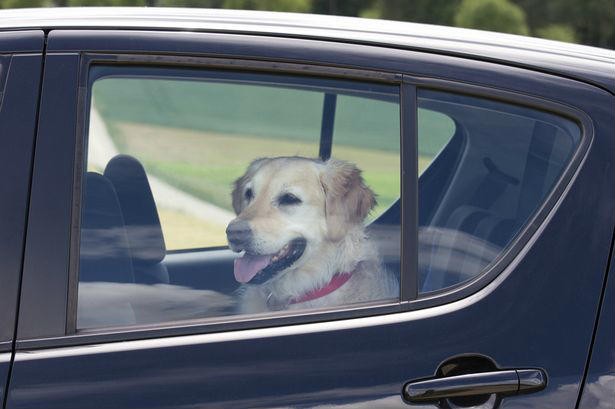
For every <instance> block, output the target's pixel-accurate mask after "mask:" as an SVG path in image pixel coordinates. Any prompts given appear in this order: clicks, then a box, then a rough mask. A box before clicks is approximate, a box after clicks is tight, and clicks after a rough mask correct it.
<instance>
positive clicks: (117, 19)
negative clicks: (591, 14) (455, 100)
mask: <svg viewBox="0 0 615 409" xmlns="http://www.w3.org/2000/svg"><path fill="white" fill-rule="evenodd" d="M39 28H41V29H136V30H145V29H159V30H178V31H207V32H227V33H229V32H232V33H244V34H260V35H276V36H287V37H299V38H312V39H321V40H330V41H343V42H352V43H361V44H370V45H377V46H387V47H396V48H404V49H411V50H419V51H429V52H432V53H433V52H435V53H440V54H447V55H456V56H463V57H471V58H475V59H480V60H486V61H494V62H499V63H505V64H507V65H514V66H520V67H527V68H531V69H537V70H540V71H544V72H550V73H555V74H558V75H564V76H568V77H571V78H575V79H579V80H583V81H585V82H589V83H592V84H594V85H597V86H600V87H601V88H605V89H608V90H609V91H610V92H612V93H615V51H614V50H607V49H602V48H596V47H589V46H583V45H578V44H568V43H562V42H558V41H551V40H544V39H538V38H532V37H524V36H517V35H511V34H502V33H493V32H486V31H480V30H470V29H463V28H457V27H443V26H434V25H427V24H416V23H406V22H397V21H386V20H375V19H362V18H355V17H339V16H323V15H314V14H299V13H278V12H264V11H246V10H224V9H193V8H137V7H121V8H119V7H118V8H115V7H84V8H46V9H15V10H1V11H0V30H19V29H39Z"/></svg>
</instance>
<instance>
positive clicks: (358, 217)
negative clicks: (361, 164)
mask: <svg viewBox="0 0 615 409" xmlns="http://www.w3.org/2000/svg"><path fill="white" fill-rule="evenodd" d="M324 165H325V166H324V170H323V173H322V174H321V178H320V180H321V183H322V186H323V189H324V192H325V214H326V218H327V233H328V237H329V239H330V240H334V241H337V240H340V239H341V238H343V237H344V235H345V234H346V232H347V231H348V229H349V228H350V227H352V226H353V225H356V224H359V223H362V222H363V220H364V219H365V217H366V216H367V215H368V213H369V211H370V210H371V209H372V208H373V207H374V206H375V205H376V196H375V194H374V192H372V190H371V189H370V188H369V187H367V185H366V184H365V181H364V180H363V177H362V176H361V170H360V169H359V168H357V167H356V166H355V165H354V164H352V163H349V162H345V161H341V160H336V159H329V160H328V161H327V162H325V164H324Z"/></svg>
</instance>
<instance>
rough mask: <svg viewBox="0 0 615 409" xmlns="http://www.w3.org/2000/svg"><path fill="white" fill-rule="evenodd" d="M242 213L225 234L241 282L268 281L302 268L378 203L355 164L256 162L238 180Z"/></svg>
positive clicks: (236, 190)
mask: <svg viewBox="0 0 615 409" xmlns="http://www.w3.org/2000/svg"><path fill="white" fill-rule="evenodd" d="M232 201H233V208H234V209H235V212H236V213H237V218H235V219H234V220H233V221H231V223H229V225H228V227H227V230H226V234H227V238H228V242H229V245H230V247H231V249H232V250H233V251H236V252H240V251H245V255H244V256H243V257H241V258H239V259H237V260H236V261H235V278H236V279H237V281H239V282H243V283H245V282H250V283H256V284H259V283H263V282H265V281H268V280H269V279H271V278H273V277H275V276H277V275H278V274H279V273H282V272H285V273H286V272H291V271H293V270H296V269H298V268H301V266H302V265H304V264H305V263H306V262H308V261H309V260H310V259H311V258H312V257H318V249H319V248H320V247H321V246H322V244H323V243H326V242H337V241H339V240H342V239H343V238H344V236H345V235H346V233H347V232H348V231H349V230H350V229H352V228H353V227H356V226H362V224H363V220H364V219H365V217H366V216H367V214H368V213H369V211H370V210H371V209H372V207H373V206H374V205H375V203H376V200H375V197H374V193H373V192H372V191H371V190H370V189H369V188H368V187H367V186H366V185H365V183H364V181H363V178H362V177H361V171H360V170H359V169H358V168H357V167H356V166H355V165H353V164H351V163H349V162H345V161H340V160H335V159H330V160H328V161H326V162H322V161H320V160H314V159H308V158H302V157H280V158H263V159H257V160H255V161H254V162H252V164H251V165H250V166H249V167H248V169H247V171H246V173H245V174H244V175H243V176H242V177H240V178H239V179H237V181H235V186H234V190H233V193H232Z"/></svg>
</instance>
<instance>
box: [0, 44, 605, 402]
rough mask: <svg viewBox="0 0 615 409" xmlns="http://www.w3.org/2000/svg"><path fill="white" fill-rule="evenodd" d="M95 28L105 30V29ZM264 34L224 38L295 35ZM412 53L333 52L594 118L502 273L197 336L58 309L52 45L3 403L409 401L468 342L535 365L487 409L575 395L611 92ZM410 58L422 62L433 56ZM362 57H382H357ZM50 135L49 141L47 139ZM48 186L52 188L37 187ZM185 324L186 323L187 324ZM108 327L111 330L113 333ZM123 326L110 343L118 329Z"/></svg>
mask: <svg viewBox="0 0 615 409" xmlns="http://www.w3.org/2000/svg"><path fill="white" fill-rule="evenodd" d="M96 36H99V37H103V38H104V36H105V34H102V33H96ZM138 36H142V37H147V34H143V33H139V34H138ZM171 37H172V36H171ZM222 37H223V39H224V43H223V44H228V43H229V42H231V43H232V41H233V40H232V36H227V35H225V36H222ZM76 38H77V36H75V35H71V36H70V39H71V42H70V48H71V50H72V51H74V50H75V49H79V47H80V44H83V43H80V42H79V41H78V40H77V39H76ZM111 38H112V40H113V41H114V42H116V43H117V42H118V41H119V40H118V38H119V37H118V35H117V33H112V35H111ZM169 38H170V37H167V40H168V39H169ZM90 40H91V39H90ZM193 40H194V41H193ZM92 41H93V40H92ZM97 41H99V40H96V41H94V42H97ZM169 41H170V40H169ZM176 41H177V42H176V43H173V44H171V45H172V46H173V47H175V48H177V49H181V48H182V46H183V45H185V44H184V43H182V41H180V40H176ZM199 41H201V43H199ZM208 41H211V42H208ZM276 41H280V42H284V43H285V46H284V47H281V48H279V49H276V48H275V47H266V46H265V45H264V44H265V43H263V44H261V45H258V44H257V43H255V42H256V40H255V39H254V38H250V40H249V42H248V43H245V44H242V46H244V48H243V51H241V50H242V49H241V47H239V46H237V47H236V49H237V50H240V51H239V52H238V54H241V52H243V53H245V54H247V55H251V58H255V56H259V52H261V53H266V55H267V58H274V59H275V58H279V59H285V58H290V57H289V56H288V55H285V54H284V53H285V52H287V50H288V48H286V47H287V46H288V44H292V40H289V39H284V40H276ZM237 42H238V43H239V42H240V40H239V39H238V40H237ZM116 43H104V44H103V45H99V46H100V47H103V46H104V47H105V49H106V50H109V48H110V46H109V44H116ZM301 43H302V44H304V40H301ZM307 43H308V44H309V46H306V47H305V48H303V49H300V48H296V49H293V53H294V54H292V58H295V59H296V60H297V61H305V60H308V59H309V57H310V56H311V54H310V52H313V48H311V46H313V45H314V44H311V43H309V42H307ZM97 44H98V43H97ZM148 44H149V45H147V47H150V51H152V52H155V51H156V48H155V47H156V46H155V43H148ZM169 44H170V43H169ZM195 44H196V45H197V46H195ZM199 44H200V45H201V46H202V47H203V48H207V49H209V50H210V52H214V51H211V50H218V52H219V53H221V54H224V50H226V51H228V48H220V47H221V44H219V43H216V42H215V41H214V40H210V39H207V38H206V37H200V38H198V41H197V39H196V37H195V38H194V39H192V40H191V41H190V43H189V46H190V47H197V48H198V46H199ZM319 45H321V46H322V44H320V43H319ZM132 46H134V47H137V48H139V47H141V46H143V43H140V42H139V41H138V40H135V42H134V43H133V45H132ZM143 47H144V46H143ZM323 47H325V46H323ZM262 48H266V52H264V51H262ZM325 48H326V47H325ZM352 49H353V50H354V51H356V52H358V53H361V52H362V51H357V50H358V49H360V47H355V46H353V47H352ZM66 51H67V50H62V49H60V50H56V51H55V52H57V53H58V54H60V53H62V52H66ZM141 51H142V52H143V50H141ZM192 52H193V53H196V51H195V50H192ZM375 52H381V51H375ZM276 53H277V54H276ZM302 53H303V54H302ZM335 55H337V57H339V59H340V60H344V58H345V54H344V47H343V46H342V45H341V44H335V45H334V46H333V47H332V48H330V49H327V50H326V52H325V53H324V57H323V58H324V59H326V58H332V56H335ZM415 55H416V53H412V54H409V55H408V56H406V60H405V63H406V68H404V69H402V68H401V67H403V66H404V64H402V62H403V61H404V58H403V57H402V56H400V55H397V56H396V57H393V56H390V57H391V58H390V59H389V60H387V59H378V60H377V61H376V59H372V60H370V59H368V58H366V56H365V55H364V56H363V57H362V58H356V56H354V57H352V58H349V59H348V60H347V61H346V63H347V64H348V65H352V64H354V67H355V68H356V67H357V65H360V64H365V65H367V66H369V67H370V68H374V69H375V68H378V69H387V70H390V71H393V72H399V71H403V70H406V69H407V70H408V71H412V70H416V71H420V70H423V71H424V75H431V76H434V77H438V76H444V77H446V76H447V75H451V76H455V78H454V79H455V80H456V81H459V82H463V81H466V82H478V83H481V84H483V85H485V84H488V85H491V86H494V85H497V84H498V82H500V83H501V86H502V87H508V88H511V89H514V90H515V91H516V92H518V93H519V94H524V93H525V94H533V95H537V96H539V97H542V98H546V95H548V96H549V98H551V99H554V100H557V102H559V103H561V104H568V105H572V106H575V107H577V108H578V109H579V110H581V111H583V112H586V113H588V115H589V116H590V118H591V120H589V121H588V122H587V124H589V125H588V126H587V127H586V128H585V129H584V133H585V135H584V138H587V139H588V144H589V145H590V146H589V148H588V150H587V152H586V156H585V158H584V160H583V161H582V163H581V165H580V166H579V169H578V170H576V171H575V174H574V176H573V178H572V179H571V181H570V183H569V184H568V185H567V186H566V188H565V189H564V192H563V194H562V197H561V198H560V199H559V200H558V201H557V202H556V204H555V206H554V207H553V209H551V211H550V212H549V214H548V216H547V217H546V219H545V221H544V223H542V225H540V226H537V227H538V230H537V231H536V233H535V234H533V235H532V236H531V237H530V239H529V240H528V241H527V242H526V243H525V245H524V247H523V248H522V250H521V251H520V252H519V253H518V254H517V255H516V257H514V259H513V260H512V261H511V262H510V263H509V264H508V265H506V266H504V269H503V271H502V273H501V274H500V275H498V276H497V277H496V278H495V279H494V280H493V281H491V282H490V283H488V284H487V285H486V286H484V287H483V288H481V289H474V290H472V291H470V290H467V292H466V293H465V294H466V295H467V296H466V297H465V298H462V297H457V298H455V296H454V294H455V293H453V295H452V296H451V297H450V298H448V299H447V301H446V302H445V301H442V302H440V304H442V305H438V304H439V303H438V301H437V300H438V296H437V295H436V296H434V297H432V298H433V300H430V299H429V298H430V297H426V298H425V299H423V300H418V301H413V302H411V303H410V304H409V305H410V306H409V308H411V309H413V310H412V311H405V312H399V313H395V314H386V315H381V316H373V317H362V318H352V319H342V320H336V321H331V322H309V321H310V319H309V317H306V318H305V323H302V324H298V325H292V326H289V325H282V324H280V326H278V327H272V328H258V329H245V330H236V331H228V332H224V331H223V332H218V333H208V334H198V330H193V333H197V334H196V335H181V334H180V335H181V336H177V335H178V334H179V333H178V332H175V333H174V335H175V336H173V337H170V336H165V334H166V335H168V334H169V332H168V331H167V332H165V331H166V329H165V328H160V329H156V328H154V329H151V330H142V331H141V332H139V333H138V335H126V336H125V339H129V337H130V336H132V339H133V340H124V338H122V336H123V335H122V332H121V331H118V332H117V333H116V334H113V330H109V331H107V333H106V334H101V335H100V336H98V335H97V334H96V333H79V334H76V335H75V334H73V333H71V332H70V331H67V328H68V327H67V322H66V310H67V309H69V308H70V303H71V302H74V301H70V300H74V298H71V296H72V295H71V293H70V291H71V290H70V289H67V288H66V286H67V282H68V278H67V276H68V270H69V265H70V258H69V256H68V255H67V254H66V253H67V252H68V249H69V243H70V240H71V238H70V229H69V225H70V222H71V215H70V212H69V211H68V210H67V209H66V206H67V203H72V202H71V201H70V199H71V197H70V194H69V193H68V192H67V190H66V189H68V190H70V187H71V185H70V183H72V179H71V180H70V183H65V184H64V185H62V186H61V187H60V188H59V189H56V190H53V189H51V188H50V187H49V186H54V185H55V184H62V181H63V180H64V181H65V180H66V178H71V177H72V176H73V173H72V171H73V166H72V159H73V157H74V156H73V155H72V153H73V152H74V149H77V152H79V145H78V144H77V142H76V141H78V140H79V137H78V136H76V135H77V132H80V131H82V129H80V128H79V125H78V124H80V123H81V125H82V122H80V120H81V117H79V115H80V114H78V112H80V111H79V108H78V107H77V106H76V104H77V101H78V95H80V94H79V92H82V90H81V91H80V90H78V88H77V86H76V84H75V83H71V82H70V81H71V78H73V79H74V78H75V77H76V76H77V73H78V70H79V57H78V56H77V55H71V56H66V55H63V56H60V55H57V56H53V60H52V59H51V58H52V57H51V56H49V57H48V63H46V72H45V78H46V79H45V81H47V78H49V79H55V82H54V83H47V82H46V83H45V86H44V89H45V90H46V89H47V87H49V89H54V90H56V91H57V92H45V91H44V92H43V102H42V103H43V106H42V109H41V112H42V114H41V115H42V117H41V127H42V128H41V130H40V131H39V138H43V137H45V135H47V137H46V138H47V139H46V140H42V139H39V140H41V141H42V143H40V144H37V165H38V164H39V162H38V160H41V161H42V162H41V168H40V169H41V173H40V174H36V173H35V176H34V183H33V189H34V191H33V194H32V207H33V210H32V212H37V214H36V217H32V216H31V219H30V225H29V230H28V232H29V238H28V246H27V249H28V252H27V254H26V257H27V259H26V262H27V264H26V266H29V267H28V268H26V269H25V270H24V274H28V276H26V277H24V286H25V288H24V293H23V295H22V302H26V300H27V303H28V304H27V305H28V306H27V307H25V306H24V307H25V308H28V309H29V310H25V311H24V312H21V313H20V333H19V335H20V336H19V339H18V341H17V348H18V352H17V353H16V356H15V364H14V367H13V370H12V375H11V384H10V391H9V395H8V400H7V406H6V407H7V408H34V407H41V406H44V407H47V408H82V407H85V406H87V407H100V408H104V407H111V406H112V407H116V408H171V407H173V408H182V407H185V408H188V407H190V408H192V407H199V408H207V407H212V408H214V407H215V408H220V407H233V408H241V407H319V406H322V405H340V406H341V407H344V405H353V406H352V407H361V406H360V405H363V407H389V408H402V407H408V406H407V404H406V403H405V402H404V401H403V399H402V395H401V392H402V388H403V386H404V384H406V383H407V382H408V381H412V380H416V379H424V378H430V377H433V376H434V374H435V373H436V371H437V370H438V368H439V366H440V365H441V363H443V362H445V361H446V360H448V359H450V358H452V357H459V356H468V355H473V356H483V357H486V358H488V359H490V360H492V361H493V363H494V365H495V366H496V367H497V368H498V369H524V368H540V369H542V370H544V371H545V373H546V374H547V377H548V382H547V386H546V388H545V389H544V390H542V391H540V392H537V393H532V394H525V395H519V396H509V397H506V398H504V399H503V400H502V402H501V406H500V407H503V408H527V407H541V408H551V407H553V408H574V407H575V403H576V401H577V398H578V396H579V393H580V387H581V384H582V381H583V376H584V370H585V366H586V361H587V359H588V352H589V348H590V345H591V340H592V336H593V331H594V319H595V317H596V314H597V311H598V308H599V297H600V294H601V292H602V288H603V280H604V274H605V270H606V267H607V261H608V256H609V252H610V244H611V237H612V234H613V225H614V222H615V220H614V215H615V211H614V203H613V200H612V199H613V197H615V195H614V194H613V193H615V192H614V189H615V183H613V182H615V180H614V179H615V178H614V175H613V168H612V165H611V164H612V162H613V161H612V159H613V158H612V155H613V152H614V151H615V150H614V146H613V144H614V138H613V135H612V129H615V127H614V125H615V124H614V123H613V117H612V113H609V112H608V111H607V110H606V108H604V107H607V106H609V103H612V98H613V96H612V95H610V94H608V93H607V92H605V91H603V90H599V89H597V88H594V87H592V86H589V85H587V84H582V83H578V82H575V81H570V80H567V79H563V78H558V77H555V76H548V75H546V74H543V73H532V72H529V71H524V70H519V69H512V68H510V67H503V66H502V67H501V70H499V68H500V66H496V65H490V64H486V63H480V64H479V63H477V62H468V63H467V65H466V61H465V60H463V61H460V60H456V59H450V60H447V62H446V63H444V62H443V59H444V57H443V56H434V57H433V61H432V62H433V65H429V66H424V65H421V64H416V65H415V66H412V67H410V68H409V67H408V64H412V59H411V58H409V56H415ZM238 57H245V55H239V56H238ZM312 57H313V56H312ZM421 58H424V59H425V60H428V61H430V58H431V57H430V56H429V55H423V56H422V57H421ZM54 61H55V64H54V63H53V62H54ZM60 61H61V62H62V64H60ZM368 61H372V62H371V63H372V64H374V65H378V64H380V66H378V67H374V66H373V65H371V66H370V65H369V64H370V63H369V62H368ZM342 62H343V61H341V62H340V63H342ZM321 63H322V61H321ZM387 64H388V66H387ZM473 64H477V65H480V69H481V70H484V72H488V70H489V69H491V70H492V71H493V72H492V73H491V74H490V75H489V76H487V77H481V76H480V75H477V73H476V71H474V70H473ZM449 65H450V66H452V67H453V68H451V67H450V66H449ZM496 68H497V69H496ZM416 71H414V72H416ZM429 71H431V72H429ZM47 72H49V76H48V75H47ZM403 72H404V73H405V74H409V72H405V71H403ZM570 89H574V90H575V95H574V96H571V95H569V94H567V93H566V92H565V91H566V90H570ZM81 95H82V94H81ZM63 104H64V105H63ZM51 108H54V109H55V110H57V112H56V114H55V115H54V117H56V118H62V119H56V120H55V121H54V122H45V121H43V117H44V114H45V112H46V111H45V110H46V109H51ZM50 112H51V111H50ZM71 132H72V133H71ZM52 134H53V135H55V139H53V138H51V137H50V135H52ZM52 141H53V142H52ZM54 142H55V143H54ZM76 144H77V145H76ZM75 146H77V148H75ZM39 149H40V151H39ZM54 149H55V150H61V149H64V150H61V152H57V155H55V156H54V155H53V154H51V153H50V151H52V150H54ZM66 150H68V151H66ZM39 152H40V157H39ZM43 169H44V170H45V171H44V172H43ZM45 185H47V186H48V187H44V186H45ZM52 191H54V192H55V194H54V197H50V195H52ZM50 203H51V204H50ZM47 206H51V210H47ZM50 211H53V212H52V213H51V214H53V215H54V217H53V219H52V220H49V219H48V218H46V217H44V215H45V214H46V212H48V213H47V214H50V213H49V212H50ZM48 223H50V224H49V225H48ZM51 224H53V226H51ZM30 233H31V234H32V237H30ZM53 239H55V240H59V241H61V243H59V244H57V247H52V249H53V251H54V252H55V253H57V254H56V255H55V256H54V258H49V259H48V260H50V261H49V262H48V263H45V262H43V260H44V259H46V258H44V257H42V256H43V255H45V254H48V252H49V251H52V250H50V249H49V248H47V246H46V243H48V241H49V240H53ZM31 243H33V244H32V246H30V244H31ZM409 250H410V249H409V248H408V249H406V251H409ZM58 254H59V255H58ZM39 257H40V259H37V258H39ZM61 257H63V260H60V258H61ZM28 262H29V263H31V264H28ZM50 276H51V277H53V280H54V282H53V283H51V282H50V280H52V278H51V277H50ZM45 283H49V285H47V284H45ZM62 286H64V288H62V289H60V288H59V287H62ZM52 287H53V288H52ZM43 288H46V289H47V288H51V290H50V292H49V294H51V293H53V294H56V295H57V296H54V297H52V296H51V295H49V294H48V297H49V298H50V299H47V300H41V301H38V298H40V294H41V291H42V289H43ZM468 288H474V287H468ZM37 295H38V296H37ZM51 298H53V299H51ZM67 298H68V300H69V301H68V306H67V304H66V303H67ZM39 303H42V304H43V305H44V306H46V307H47V308H48V313H49V314H50V315H53V317H52V318H53V320H55V321H50V322H49V323H46V324H45V325H44V328H43V329H40V328H38V327H37V324H36V323H37V321H38V320H37V317H41V316H44V315H43V312H45V308H42V307H41V304H39ZM22 305H23V304H22ZM62 308H64V314H63V315H62V314H61V315H59V316H58V315H57V314H56V313H57V311H58V310H62ZM404 308H405V307H404ZM54 314H56V315H54ZM22 320H23V322H22ZM62 320H63V321H62ZM22 325H23V326H22ZM253 325H254V326H258V325H259V323H258V322H254V324H253ZM22 329H23V332H22ZM186 331H188V333H189V331H190V329H187V330H186ZM109 334H111V335H109ZM109 336H111V340H113V341H116V342H110V338H109ZM135 337H140V338H143V339H136V340H135V339H134V338H135ZM120 340H121V341H123V342H117V341H120ZM333 407H335V406H333ZM348 407H350V406H348ZM432 407H433V405H432Z"/></svg>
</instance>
